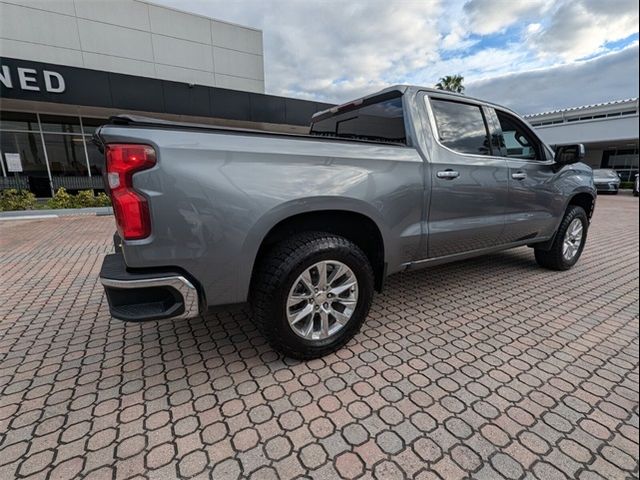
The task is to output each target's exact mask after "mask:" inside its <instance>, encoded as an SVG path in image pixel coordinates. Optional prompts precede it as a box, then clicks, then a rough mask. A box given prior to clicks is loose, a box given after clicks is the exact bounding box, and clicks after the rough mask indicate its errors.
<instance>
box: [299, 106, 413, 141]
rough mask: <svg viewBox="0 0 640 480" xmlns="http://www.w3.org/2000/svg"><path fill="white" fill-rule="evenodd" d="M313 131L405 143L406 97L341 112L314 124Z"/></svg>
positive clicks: (319, 133)
mask: <svg viewBox="0 0 640 480" xmlns="http://www.w3.org/2000/svg"><path fill="white" fill-rule="evenodd" d="M311 134H312V135H322V136H329V137H339V138H353V139H355V140H370V141H375V142H393V143H403V144H405V143H406V141H407V139H406V133H405V128H404V112H403V108H402V97H396V98H391V99H389V100H383V101H379V102H376V103H373V104H371V105H365V106H362V107H360V108H356V109H353V110H349V111H347V112H344V113H337V114H335V115H332V116H330V117H328V118H324V119H322V120H318V121H316V122H314V123H313V124H312V125H311Z"/></svg>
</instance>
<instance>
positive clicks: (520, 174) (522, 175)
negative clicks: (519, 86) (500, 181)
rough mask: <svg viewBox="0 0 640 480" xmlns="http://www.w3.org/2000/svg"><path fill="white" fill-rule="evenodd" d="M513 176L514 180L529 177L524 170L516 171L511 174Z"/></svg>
mask: <svg viewBox="0 0 640 480" xmlns="http://www.w3.org/2000/svg"><path fill="white" fill-rule="evenodd" d="M511 178H513V179H514V180H524V179H525V178H527V174H526V173H524V172H516V173H512V174H511Z"/></svg>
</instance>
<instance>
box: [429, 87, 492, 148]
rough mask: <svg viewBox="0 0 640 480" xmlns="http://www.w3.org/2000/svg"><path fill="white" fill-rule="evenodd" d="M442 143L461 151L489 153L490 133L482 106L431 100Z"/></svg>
mask: <svg viewBox="0 0 640 480" xmlns="http://www.w3.org/2000/svg"><path fill="white" fill-rule="evenodd" d="M431 108H432V109H433V114H434V116H435V119H436V125H437V126H438V136H439V137H440V143H442V144H443V145H444V146H445V147H448V148H450V149H451V150H454V151H456V152H460V153H472V154H474V155H489V154H490V150H489V134H488V132H487V126H486V125H485V123H484V117H483V116H482V111H481V110H480V107H478V106H476V105H470V104H468V103H459V102H451V101H448V100H435V99H432V100H431Z"/></svg>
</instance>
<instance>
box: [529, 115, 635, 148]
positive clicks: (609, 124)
mask: <svg viewBox="0 0 640 480" xmlns="http://www.w3.org/2000/svg"><path fill="white" fill-rule="evenodd" d="M535 129H536V131H537V132H538V134H539V135H540V137H542V139H543V140H544V141H545V142H547V143H549V144H550V145H555V144H560V145H561V144H570V143H593V142H616V141H620V140H632V139H635V140H637V139H638V115H637V114H635V115H629V116H626V117H617V118H616V117H614V118H603V119H597V120H584V121H580V122H572V123H560V124H557V125H544V126H538V127H535Z"/></svg>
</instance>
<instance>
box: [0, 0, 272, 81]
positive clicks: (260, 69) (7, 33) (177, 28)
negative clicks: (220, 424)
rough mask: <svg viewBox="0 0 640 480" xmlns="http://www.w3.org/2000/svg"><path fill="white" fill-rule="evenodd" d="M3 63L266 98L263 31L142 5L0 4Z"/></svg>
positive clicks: (28, 0) (38, 0)
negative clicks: (31, 64) (89, 71)
mask: <svg viewBox="0 0 640 480" xmlns="http://www.w3.org/2000/svg"><path fill="white" fill-rule="evenodd" d="M0 57H9V58H19V59H25V60H34V61H39V62H47V63H54V64H60V65H68V66H74V67H84V68H89V69H94V70H103V71H109V72H116V73H124V74H128V75H136V76H142V77H151V78H157V79H162V80H172V81H177V82H186V83H192V84H197V85H205V86H212V87H213V86H217V87H222V88H229V89H234V90H244V91H249V92H258V93H264V59H263V48H262V32H261V31H260V30H256V29H252V28H247V27H243V26H239V25H234V24H230V23H225V22H221V21H218V20H213V19H210V18H207V17H203V16H199V15H192V14H188V13H184V12H180V11H177V10H173V9H170V8H165V7H161V6H157V5H153V4H150V3H146V2H143V1H140V0H109V1H100V2H99V1H88V0H1V1H0Z"/></svg>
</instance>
